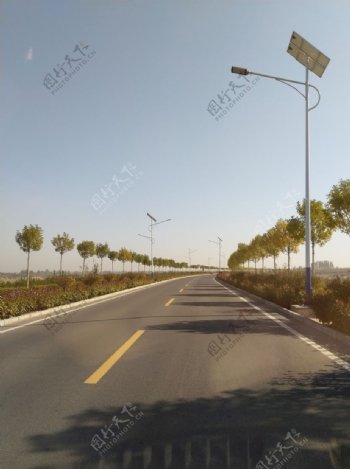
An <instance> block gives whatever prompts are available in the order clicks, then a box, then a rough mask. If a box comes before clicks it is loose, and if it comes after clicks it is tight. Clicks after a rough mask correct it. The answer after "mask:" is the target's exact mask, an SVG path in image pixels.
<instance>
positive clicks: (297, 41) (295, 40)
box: [231, 31, 330, 304]
mask: <svg viewBox="0 0 350 469" xmlns="http://www.w3.org/2000/svg"><path fill="white" fill-rule="evenodd" d="M287 52H288V53H289V54H290V55H292V56H293V57H294V58H295V59H296V60H297V61H298V62H299V63H301V64H302V65H303V66H304V67H305V73H306V76H305V82H303V81H296V80H289V79H287V78H280V77H276V76H273V75H265V74H263V73H257V72H250V71H248V70H247V69H246V68H241V67H232V68H231V72H232V73H236V74H238V75H257V76H260V77H265V78H272V79H273V80H277V81H279V82H280V83H284V84H285V85H288V86H290V87H292V88H294V89H295V90H296V91H297V92H298V93H299V94H301V95H302V96H303V97H304V98H305V142H306V144H305V292H306V295H305V303H306V304H310V302H311V298H312V283H311V264H310V241H311V220H310V155H309V153H310V142H309V112H310V111H312V110H313V109H315V108H316V107H317V106H318V104H319V102H320V99H321V95H320V92H319V90H318V89H317V88H316V86H314V85H310V84H309V71H310V72H313V73H315V75H317V76H318V77H319V78H321V77H322V75H323V73H324V71H325V70H326V68H327V65H328V64H329V61H330V59H329V58H328V57H327V56H326V55H324V54H323V53H322V52H320V51H319V50H318V49H316V47H314V46H313V45H312V44H310V43H309V42H308V41H306V40H305V39H304V38H303V37H302V36H300V35H299V34H297V33H296V32H295V31H294V32H293V34H292V37H291V39H290V42H289V46H288V50H287ZM291 83H293V84H296V85H303V86H305V94H304V93H302V92H301V91H300V90H298V88H296V87H295V86H293V85H291ZM309 88H313V89H314V90H316V92H317V94H318V101H317V103H316V104H315V105H314V106H312V107H310V108H309Z"/></svg>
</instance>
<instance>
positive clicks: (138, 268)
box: [137, 263, 140, 272]
mask: <svg viewBox="0 0 350 469" xmlns="http://www.w3.org/2000/svg"><path fill="white" fill-rule="evenodd" d="M137 272H140V263H138V264H137Z"/></svg>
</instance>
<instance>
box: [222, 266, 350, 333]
mask: <svg viewBox="0 0 350 469" xmlns="http://www.w3.org/2000/svg"><path fill="white" fill-rule="evenodd" d="M218 277H219V278H221V279H222V280H224V281H225V282H228V283H230V284H232V285H234V286H236V287H238V288H241V289H242V290H246V291H248V292H250V293H253V294H254V295H257V296H260V297H261V298H264V299H266V300H269V301H272V302H273V303H276V304H278V305H280V306H283V307H285V308H290V307H291V305H292V304H299V305H301V304H303V303H304V295H305V276H304V274H303V273H302V272H293V271H291V272H286V271H279V272H276V273H273V272H265V273H262V272H260V273H259V272H258V273H255V272H230V273H221V274H220V275H219V276H218ZM311 306H312V308H313V310H314V311H315V315H316V317H317V318H318V319H319V320H320V321H321V322H322V323H323V324H326V325H328V326H330V327H333V328H334V329H337V330H339V331H341V332H344V333H346V334H350V279H342V278H340V277H337V278H335V279H325V278H320V277H314V278H313V299H312V305H311Z"/></svg>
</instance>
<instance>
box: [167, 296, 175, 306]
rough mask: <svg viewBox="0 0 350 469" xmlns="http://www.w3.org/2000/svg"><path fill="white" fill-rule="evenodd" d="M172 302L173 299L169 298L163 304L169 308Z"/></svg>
mask: <svg viewBox="0 0 350 469" xmlns="http://www.w3.org/2000/svg"><path fill="white" fill-rule="evenodd" d="M174 300H175V298H171V299H170V300H169V301H168V302H167V303H165V306H170V305H171V303H172V302H173V301H174Z"/></svg>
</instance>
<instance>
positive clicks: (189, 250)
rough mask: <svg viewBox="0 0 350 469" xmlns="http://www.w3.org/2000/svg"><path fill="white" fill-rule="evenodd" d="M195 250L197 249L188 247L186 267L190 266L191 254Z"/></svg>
mask: <svg viewBox="0 0 350 469" xmlns="http://www.w3.org/2000/svg"><path fill="white" fill-rule="evenodd" d="M195 252H197V249H191V248H189V249H188V267H189V268H191V265H192V263H191V254H193V253H195Z"/></svg>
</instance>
